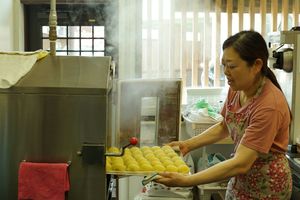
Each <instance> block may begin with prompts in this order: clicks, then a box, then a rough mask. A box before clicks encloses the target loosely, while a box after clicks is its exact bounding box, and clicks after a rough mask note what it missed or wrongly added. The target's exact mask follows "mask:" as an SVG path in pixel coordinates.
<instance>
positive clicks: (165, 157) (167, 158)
mask: <svg viewBox="0 0 300 200" xmlns="http://www.w3.org/2000/svg"><path fill="white" fill-rule="evenodd" d="M159 160H160V161H161V162H164V161H165V160H171V159H170V158H169V157H168V156H162V157H160V158H159Z"/></svg>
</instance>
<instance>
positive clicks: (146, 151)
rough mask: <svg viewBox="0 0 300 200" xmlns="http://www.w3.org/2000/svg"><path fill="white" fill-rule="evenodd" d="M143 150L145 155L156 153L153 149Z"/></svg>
mask: <svg viewBox="0 0 300 200" xmlns="http://www.w3.org/2000/svg"><path fill="white" fill-rule="evenodd" d="M142 152H143V155H144V156H146V155H148V154H151V155H154V153H153V152H152V151H151V150H145V151H142Z"/></svg>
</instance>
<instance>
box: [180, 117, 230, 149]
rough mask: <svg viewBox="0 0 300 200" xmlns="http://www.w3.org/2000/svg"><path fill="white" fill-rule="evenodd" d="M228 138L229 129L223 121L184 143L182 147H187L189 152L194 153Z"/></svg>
mask: <svg viewBox="0 0 300 200" xmlns="http://www.w3.org/2000/svg"><path fill="white" fill-rule="evenodd" d="M227 136H228V129H227V127H226V125H225V123H224V122H223V121H222V122H219V123H217V124H215V125H214V126H212V127H210V128H209V129H207V130H206V131H204V132H203V133H201V134H199V135H197V136H195V137H192V138H190V139H188V140H185V141H183V144H182V145H184V146H186V147H187V149H188V151H192V150H194V149H197V148H199V147H202V146H205V145H209V144H214V143H216V142H218V141H220V140H222V139H224V138H226V137H227Z"/></svg>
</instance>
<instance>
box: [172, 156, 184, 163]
mask: <svg viewBox="0 0 300 200" xmlns="http://www.w3.org/2000/svg"><path fill="white" fill-rule="evenodd" d="M171 160H172V161H173V162H175V161H176V160H182V159H181V158H180V157H179V156H174V157H172V158H171Z"/></svg>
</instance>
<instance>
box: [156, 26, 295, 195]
mask: <svg viewBox="0 0 300 200" xmlns="http://www.w3.org/2000/svg"><path fill="white" fill-rule="evenodd" d="M268 57H269V54H268V49H267V46H266V42H265V41H264V39H263V37H262V36H261V35H260V34H259V33H257V32H255V31H242V32H239V33H237V34H235V35H233V36H231V37H229V38H228V39H227V40H226V41H225V42H224V44H223V57H222V65H223V66H224V73H225V75H226V78H227V80H228V84H229V86H230V88H229V91H228V95H227V99H226V102H225V104H224V107H223V109H222V111H221V114H222V115H223V117H224V120H223V122H220V123H219V124H216V125H215V126H213V127H211V128H210V129H208V130H206V131H205V132H203V133H202V134H200V135H197V136H195V137H193V138H191V139H188V140H185V141H177V142H172V143H170V145H171V146H179V148H180V150H181V152H182V154H183V155H185V154H186V153H188V152H190V151H192V150H194V149H196V148H199V147H202V146H205V145H208V144H213V143H215V142H217V141H219V140H221V139H223V138H225V137H227V136H228V135H230V136H231V138H232V140H233V141H234V145H235V148H234V152H233V156H232V157H231V158H230V159H228V160H226V161H223V162H221V163H218V164H216V165H214V166H212V167H210V168H208V169H206V170H203V171H200V172H198V173H196V174H193V175H191V176H183V175H180V174H177V173H160V174H159V175H160V176H158V178H157V179H156V182H158V183H162V184H165V185H167V186H194V185H200V184H206V183H210V182H215V181H220V180H224V179H227V178H231V179H230V181H229V183H228V186H227V191H226V199H259V200H262V199H282V200H287V199H290V196H291V190H292V179H291V172H290V168H289V165H288V161H287V159H286V157H285V152H286V150H287V145H288V137H289V124H290V121H291V113H290V109H289V107H288V104H287V102H286V99H285V97H284V94H283V93H282V91H281V88H280V86H279V84H278V82H277V80H276V77H275V76H274V74H273V72H272V71H271V70H270V69H269V68H268V66H267V60H268Z"/></svg>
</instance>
